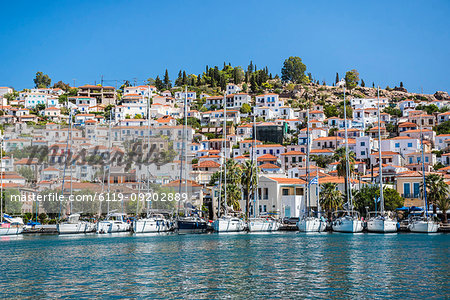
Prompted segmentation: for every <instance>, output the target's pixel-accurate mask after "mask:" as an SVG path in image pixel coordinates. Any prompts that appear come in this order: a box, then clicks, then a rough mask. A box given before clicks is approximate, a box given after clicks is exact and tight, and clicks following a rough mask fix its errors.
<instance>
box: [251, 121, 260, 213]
mask: <svg viewBox="0 0 450 300" xmlns="http://www.w3.org/2000/svg"><path fill="white" fill-rule="evenodd" d="M252 159H253V162H254V163H255V172H256V187H255V192H254V193H253V198H254V199H253V204H254V208H255V209H254V211H253V214H254V216H255V218H256V216H259V200H258V163H257V161H256V116H255V115H254V116H253V151H252ZM252 167H253V166H252ZM257 210H258V213H256V211H257Z"/></svg>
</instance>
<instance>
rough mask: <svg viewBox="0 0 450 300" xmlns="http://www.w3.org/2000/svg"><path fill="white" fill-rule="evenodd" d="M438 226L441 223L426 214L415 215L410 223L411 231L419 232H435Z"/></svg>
mask: <svg viewBox="0 0 450 300" xmlns="http://www.w3.org/2000/svg"><path fill="white" fill-rule="evenodd" d="M438 228H439V224H438V223H437V222H436V221H435V220H433V219H432V218H431V217H426V216H424V217H415V218H413V219H412V220H411V221H410V223H409V225H408V229H409V231H411V232H419V233H434V232H437V231H438Z"/></svg>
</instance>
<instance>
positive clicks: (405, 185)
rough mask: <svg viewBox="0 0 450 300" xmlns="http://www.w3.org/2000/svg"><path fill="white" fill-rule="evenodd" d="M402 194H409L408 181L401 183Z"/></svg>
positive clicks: (409, 186)
mask: <svg viewBox="0 0 450 300" xmlns="http://www.w3.org/2000/svg"><path fill="white" fill-rule="evenodd" d="M403 194H404V195H405V197H408V196H409V194H411V184H410V183H409V182H405V183H403Z"/></svg>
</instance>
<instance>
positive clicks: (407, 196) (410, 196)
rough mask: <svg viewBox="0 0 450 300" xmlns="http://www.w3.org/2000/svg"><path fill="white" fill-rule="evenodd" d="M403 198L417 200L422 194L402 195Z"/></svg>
mask: <svg viewBox="0 0 450 300" xmlns="http://www.w3.org/2000/svg"><path fill="white" fill-rule="evenodd" d="M402 197H403V198H415V199H419V198H421V197H422V194H421V193H420V192H417V193H406V194H402Z"/></svg>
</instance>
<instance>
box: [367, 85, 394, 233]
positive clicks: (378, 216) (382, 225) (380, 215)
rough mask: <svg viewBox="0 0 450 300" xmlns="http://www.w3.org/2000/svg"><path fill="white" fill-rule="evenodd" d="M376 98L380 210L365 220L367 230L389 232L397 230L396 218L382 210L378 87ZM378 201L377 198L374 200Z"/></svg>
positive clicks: (370, 213) (370, 214) (371, 213)
mask: <svg viewBox="0 0 450 300" xmlns="http://www.w3.org/2000/svg"><path fill="white" fill-rule="evenodd" d="M377 98H378V158H379V164H378V166H379V168H378V169H379V171H378V180H379V186H380V198H379V200H380V211H375V212H369V215H368V219H369V220H368V221H367V231H369V232H381V233H389V232H396V231H397V220H396V219H393V218H391V217H390V216H389V215H388V214H387V213H386V212H385V211H384V195H383V161H382V159H381V116H380V87H378V88H377ZM376 201H378V199H377V200H376Z"/></svg>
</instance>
